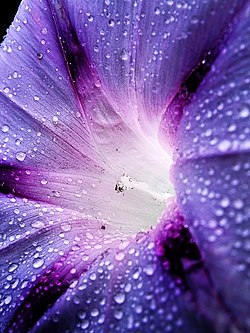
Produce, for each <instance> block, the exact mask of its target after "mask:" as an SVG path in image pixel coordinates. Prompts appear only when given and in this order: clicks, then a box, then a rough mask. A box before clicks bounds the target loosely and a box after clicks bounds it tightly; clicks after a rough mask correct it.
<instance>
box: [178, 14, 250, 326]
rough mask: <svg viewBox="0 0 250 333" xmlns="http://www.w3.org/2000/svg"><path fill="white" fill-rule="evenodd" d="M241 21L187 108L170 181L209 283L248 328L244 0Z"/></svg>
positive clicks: (246, 29) (247, 64) (247, 88)
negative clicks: (175, 190) (211, 281)
mask: <svg viewBox="0 0 250 333" xmlns="http://www.w3.org/2000/svg"><path fill="white" fill-rule="evenodd" d="M239 22H240V24H239V25H238V26H237V27H235V28H234V30H233V31H232V33H231V36H230V38H229V40H228V42H227V44H226V45H225V48H224V49H223V51H222V52H221V54H220V55H219V56H218V59H217V60H216V61H215V63H214V65H213V68H212V70H211V72H210V73H209V74H208V75H207V77H206V78H205V80H204V84H203V85H202V86H201V87H200V89H199V90H198V92H197V94H196V96H195V98H194V100H193V102H191V103H190V105H189V106H188V107H187V108H186V110H185V112H184V117H183V119H182V122H181V126H180V128H179V145H178V147H179V154H178V155H177V162H176V164H177V165H176V167H175V182H176V189H177V195H178V197H179V203H180V205H181V206H182V208H183V213H184V216H185V217H186V219H187V224H188V225H189V226H190V228H191V230H192V232H193V235H194V236H195V239H196V241H197V243H198V245H199V247H200V249H201V253H202V255H203V256H204V260H205V263H206V264H207V267H208V269H209V271H210V273H211V276H212V279H213V283H214V284H215V286H216V288H217V290H218V291H219V292H220V294H221V297H222V300H223V302H224V304H225V306H226V307H227V308H228V310H229V311H231V313H232V314H233V315H234V316H235V320H236V321H238V323H239V324H240V325H242V330H243V331H244V332H245V331H247V332H248V331H249V329H250V322H249V316H248V312H249V306H250V304H249V299H250V279H249V247H248V243H249V195H248V193H249V184H250V181H249V139H250V136H249V116H250V114H249V92H250V85H249V82H250V81H249V68H250V62H249V59H250V54H249V47H248V46H249V40H250V39H249V36H250V34H249V32H250V31H249V8H248V9H246V11H245V12H244V13H242V16H241V17H240V20H239ZM225 272H226V274H225Z"/></svg>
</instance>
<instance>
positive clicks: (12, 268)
mask: <svg viewBox="0 0 250 333" xmlns="http://www.w3.org/2000/svg"><path fill="white" fill-rule="evenodd" d="M17 267H18V264H16V263H12V264H10V265H9V269H8V270H9V272H10V273H12V272H14V271H15V270H16V269H17Z"/></svg>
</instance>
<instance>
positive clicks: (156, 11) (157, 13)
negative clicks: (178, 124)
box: [155, 7, 161, 15]
mask: <svg viewBox="0 0 250 333" xmlns="http://www.w3.org/2000/svg"><path fill="white" fill-rule="evenodd" d="M160 13H161V10H160V8H159V7H156V8H155V14H156V15H160Z"/></svg>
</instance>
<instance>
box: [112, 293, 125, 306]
mask: <svg viewBox="0 0 250 333" xmlns="http://www.w3.org/2000/svg"><path fill="white" fill-rule="evenodd" d="M114 299H115V301H116V303H117V304H122V303H124V301H125V294H123V293H118V294H116V295H115V297H114Z"/></svg>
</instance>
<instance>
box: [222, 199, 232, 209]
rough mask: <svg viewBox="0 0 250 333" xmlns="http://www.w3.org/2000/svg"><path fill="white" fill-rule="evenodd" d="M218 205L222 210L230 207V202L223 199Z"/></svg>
mask: <svg viewBox="0 0 250 333" xmlns="http://www.w3.org/2000/svg"><path fill="white" fill-rule="evenodd" d="M220 205H221V207H223V208H227V207H228V206H229V205H230V201H229V199H228V198H223V199H221V201H220Z"/></svg>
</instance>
